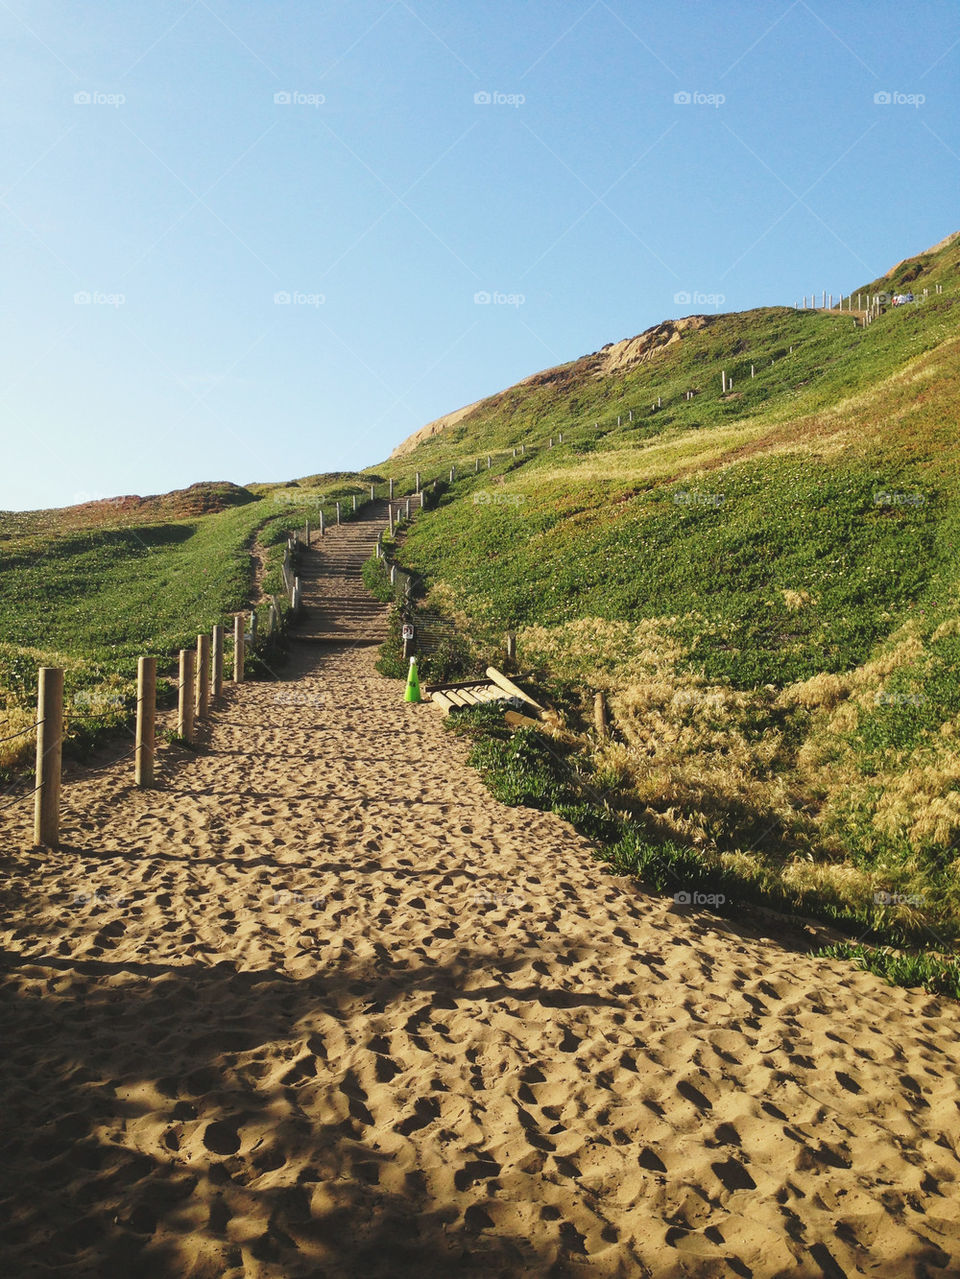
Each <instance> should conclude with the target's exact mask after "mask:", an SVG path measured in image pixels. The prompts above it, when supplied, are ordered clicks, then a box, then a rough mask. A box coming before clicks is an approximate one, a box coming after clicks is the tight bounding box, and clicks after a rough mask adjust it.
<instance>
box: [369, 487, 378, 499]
mask: <svg viewBox="0 0 960 1279" xmlns="http://www.w3.org/2000/svg"><path fill="white" fill-rule="evenodd" d="M376 496H377V494H376V485H375V484H371V485H370V501H371V502H373V501H374V500H375V499H376Z"/></svg>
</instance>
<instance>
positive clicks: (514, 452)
mask: <svg viewBox="0 0 960 1279" xmlns="http://www.w3.org/2000/svg"><path fill="white" fill-rule="evenodd" d="M513 456H514V457H516V456H517V450H516V449H514V450H513Z"/></svg>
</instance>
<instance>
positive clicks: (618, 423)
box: [617, 413, 620, 426]
mask: <svg viewBox="0 0 960 1279" xmlns="http://www.w3.org/2000/svg"><path fill="white" fill-rule="evenodd" d="M619 425H620V414H619V413H618V414H617V426H619Z"/></svg>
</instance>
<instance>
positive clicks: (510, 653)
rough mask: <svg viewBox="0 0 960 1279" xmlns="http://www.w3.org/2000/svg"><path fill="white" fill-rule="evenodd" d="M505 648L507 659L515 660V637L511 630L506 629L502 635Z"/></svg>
mask: <svg viewBox="0 0 960 1279" xmlns="http://www.w3.org/2000/svg"><path fill="white" fill-rule="evenodd" d="M504 639H505V642H506V650H507V661H508V662H515V661H516V660H517V637H516V635H515V634H514V633H513V631H507V633H506V635H505V636H504Z"/></svg>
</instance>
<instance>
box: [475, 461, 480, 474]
mask: <svg viewBox="0 0 960 1279" xmlns="http://www.w3.org/2000/svg"><path fill="white" fill-rule="evenodd" d="M473 473H474V475H479V474H480V459H479V458H478V457H475V458H474V459H473Z"/></svg>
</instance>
